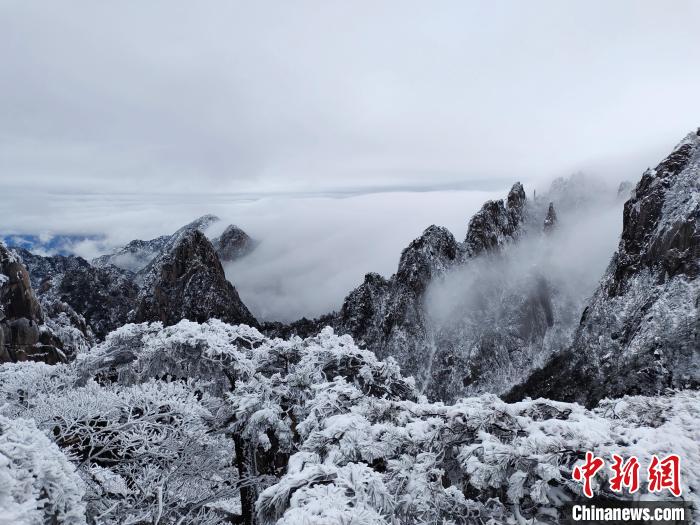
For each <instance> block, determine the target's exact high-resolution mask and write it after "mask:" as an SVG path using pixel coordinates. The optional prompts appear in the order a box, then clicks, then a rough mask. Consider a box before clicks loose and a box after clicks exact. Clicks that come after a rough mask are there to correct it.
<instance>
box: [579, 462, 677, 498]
mask: <svg viewBox="0 0 700 525" xmlns="http://www.w3.org/2000/svg"><path fill="white" fill-rule="evenodd" d="M612 460H613V462H612V464H611V465H610V470H611V471H612V473H611V475H610V480H609V484H610V490H611V491H613V492H622V491H623V489H627V492H629V493H630V494H634V493H635V492H637V491H638V490H639V489H640V482H639V470H640V463H639V460H638V459H637V458H636V457H635V456H632V457H630V458H629V459H627V460H625V459H624V458H623V457H622V456H620V455H618V454H612ZM604 465H605V461H604V460H603V459H602V458H599V457H596V456H595V455H593V453H592V452H586V461H585V462H584V464H583V465H579V466H577V467H575V468H574V470H573V473H572V477H573V479H574V480H576V481H579V482H581V483H583V494H584V495H585V496H586V497H587V498H592V497H593V490H592V487H593V478H594V477H595V476H596V474H597V473H598V472H599V471H600V469H602V468H603V466H604ZM647 476H648V477H647V480H648V490H649V492H652V493H653V492H662V491H663V490H666V489H668V491H669V492H670V493H671V494H673V495H674V496H676V497H680V495H681V492H682V489H681V458H680V457H679V456H678V455H677V454H670V455H668V456H667V457H665V458H663V459H661V458H659V457H658V456H656V455H653V456H652V457H651V461H650V463H649V468H648V469H647Z"/></svg>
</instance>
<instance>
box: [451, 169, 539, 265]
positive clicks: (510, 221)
mask: <svg viewBox="0 0 700 525" xmlns="http://www.w3.org/2000/svg"><path fill="white" fill-rule="evenodd" d="M525 203H526V198H525V190H524V189H523V185H522V184H520V183H519V182H518V183H516V184H515V185H513V187H512V188H511V190H510V192H509V193H508V198H507V199H506V201H505V202H504V201H503V200H498V201H488V202H486V203H485V204H484V206H483V207H482V208H481V210H480V211H479V212H478V213H477V214H476V215H474V216H473V217H472V218H471V220H470V221H469V230H468V231H467V238H466V239H465V240H464V244H465V246H466V250H467V253H468V255H469V256H470V257H475V256H477V255H479V254H481V253H484V252H486V251H492V250H494V249H497V248H499V247H501V246H502V245H503V244H504V243H507V242H509V241H512V240H513V239H514V238H515V237H517V235H518V232H519V226H520V224H521V223H522V221H523V216H524V213H525Z"/></svg>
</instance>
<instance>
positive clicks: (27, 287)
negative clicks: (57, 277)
mask: <svg viewBox="0 0 700 525" xmlns="http://www.w3.org/2000/svg"><path fill="white" fill-rule="evenodd" d="M27 360H33V361H45V362H47V363H49V364H54V363H57V362H60V361H64V360H65V355H64V354H63V352H62V351H61V348H60V342H59V341H57V340H56V338H55V337H54V336H53V334H52V333H51V331H50V330H49V329H47V327H46V326H44V314H43V312H42V309H41V305H40V303H39V301H38V299H37V298H36V295H35V294H34V290H33V289H32V286H31V281H30V279H29V272H27V270H26V268H25V267H24V265H23V264H22V262H21V260H20V259H19V258H18V257H17V256H16V255H15V254H14V253H13V252H10V251H9V250H8V249H7V248H6V247H5V245H4V244H2V243H0V363H3V362H8V361H9V362H16V361H27Z"/></svg>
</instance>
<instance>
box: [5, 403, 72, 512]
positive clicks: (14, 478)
mask: <svg viewBox="0 0 700 525" xmlns="http://www.w3.org/2000/svg"><path fill="white" fill-rule="evenodd" d="M84 494H85V487H84V484H83V482H82V480H81V479H80V477H79V476H78V475H77V474H76V471H75V467H74V466H73V465H72V464H71V462H70V461H69V460H68V459H67V458H66V456H65V455H64V454H63V453H62V452H61V451H60V450H59V448H58V447H57V446H56V445H55V444H54V443H51V441H50V440H49V439H48V438H47V437H46V436H45V435H44V434H43V433H41V432H40V431H39V429H37V427H36V425H35V424H34V422H33V421H30V420H26V419H9V418H7V417H4V416H0V524H2V525H35V524H36V525H40V524H43V523H62V524H66V525H80V524H84V523H85V503H84V501H83V496H84Z"/></svg>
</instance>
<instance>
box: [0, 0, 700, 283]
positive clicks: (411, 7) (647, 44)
mask: <svg viewBox="0 0 700 525" xmlns="http://www.w3.org/2000/svg"><path fill="white" fill-rule="evenodd" d="M699 24H700V3H698V2H696V1H692V0H677V1H675V2H673V6H672V8H670V7H669V4H668V3H665V2H658V1H645V0H620V1H616V2H608V1H585V2H584V1H572V2H561V1H555V0H553V1H540V0H534V1H529V2H521V1H516V0H504V1H499V2H473V1H442V2H412V1H400V2H399V1H383V2H370V1H354V2H339V1H332V0H330V1H328V0H326V1H303V0H300V1H295V2H283V1H275V2H272V1H264V0H263V1H260V2H237V1H205V2H184V1H173V0H168V1H165V0H162V1H159V0H154V1H152V2H141V1H137V0H127V1H124V2H111V3H107V2H91V1H70V0H69V1H67V2H61V3H58V2H26V1H24V0H0V64H1V65H2V67H0V94H1V95H2V96H1V97H0V217H2V219H1V220H0V233H2V232H5V233H7V232H10V233H24V234H42V235H50V234H57V233H71V234H88V235H92V234H99V235H105V236H106V239H107V240H108V243H107V244H118V243H121V242H126V241H128V240H129V239H131V238H148V237H152V236H154V235H159V234H162V233H167V232H169V231H172V230H173V229H174V228H176V227H178V226H179V225H181V224H182V223H184V222H187V221H188V220H191V219H192V218H194V217H196V216H197V215H201V214H203V213H208V212H212V213H219V214H220V215H223V216H225V217H227V218H231V220H232V222H237V223H239V225H240V226H241V227H243V228H244V229H248V230H251V231H253V232H254V233H255V232H261V233H263V234H267V235H270V236H272V237H268V241H269V242H277V243H278V244H280V245H282V244H284V243H288V242H297V243H301V242H302V241H303V239H304V238H306V236H307V235H308V229H309V228H310V226H309V225H314V228H315V230H314V231H315V232H316V235H322V236H324V237H328V236H333V235H336V236H340V239H341V241H342V235H343V234H342V231H345V234H346V235H351V234H350V233H349V232H350V231H351V230H353V228H355V233H356V234H357V235H358V236H359V237H360V238H363V237H364V238H368V237H367V236H368V235H375V236H376V231H375V230H377V227H376V226H377V225H378V224H381V228H379V229H380V230H381V232H383V234H384V236H385V239H384V240H379V239H376V237H372V238H373V239H375V240H376V242H375V243H374V244H368V243H364V248H363V247H362V245H363V244H362V243H359V244H355V243H351V244H352V249H353V250H356V251H359V253H360V255H361V257H360V258H361V259H362V261H358V262H357V264H358V265H359V267H358V270H357V273H360V271H364V270H365V269H367V270H369V269H371V267H372V265H373V264H377V265H378V266H380V267H382V268H387V267H391V266H394V265H395V264H396V261H397V259H398V255H391V256H389V255H388V250H387V255H386V256H382V257H386V258H382V259H381V261H379V260H377V255H376V254H377V252H382V253H384V250H380V249H379V246H380V245H382V246H391V247H392V248H393V247H394V245H395V244H398V243H399V242H401V243H405V241H406V239H408V240H410V238H412V237H415V236H416V235H417V234H419V233H420V231H421V230H422V226H421V227H418V224H417V222H418V220H417V219H418V218H420V219H421V220H425V224H424V226H427V225H428V224H430V223H438V224H444V225H454V228H458V226H459V225H465V224H466V221H467V220H468V214H469V213H473V211H475V209H477V208H478V204H477V201H478V200H479V199H481V197H484V196H485V195H486V194H488V195H489V196H496V195H503V194H505V192H506V191H507V190H508V188H509V187H510V185H511V184H512V183H513V182H515V181H516V180H520V181H522V182H524V183H525V184H526V187H528V188H535V187H541V186H545V185H546V182H547V181H549V180H551V179H552V178H554V177H557V176H562V175H568V174H570V173H572V172H576V171H581V170H582V171H584V172H587V173H592V174H594V175H596V176H598V177H601V178H606V179H610V180H615V181H617V180H622V179H629V180H636V179H637V178H638V177H639V176H640V174H641V172H642V170H644V169H645V168H646V167H648V166H653V165H655V164H656V163H657V162H658V161H659V160H660V159H661V158H662V157H663V156H664V155H665V154H666V153H667V152H668V151H669V150H670V149H671V148H672V147H673V145H674V144H675V143H677V142H678V141H679V140H680V139H681V138H682V137H683V136H684V135H685V134H686V133H687V132H689V131H691V130H693V129H695V128H697V127H698V125H700V97H698V95H697V94H698V92H700V67H698V58H697V57H698V56H700V31H698V29H697V28H698V26H699ZM460 198H461V199H462V200H461V201H460ZM328 199H334V200H332V204H329V201H328ZM369 202H371V203H372V204H371V205H370V204H368V203H369ZM246 203H249V204H250V203H258V204H257V205H251V206H246ZM418 208H420V209H421V212H420V213H418V214H417V213H416V209H418ZM300 209H304V210H305V214H304V217H303V218H301V215H302V214H301V213H300V211H299V210H300ZM250 210H252V211H250ZM384 210H393V211H392V213H393V215H388V214H387V213H386V212H385V211H384ZM268 211H274V214H276V216H277V217H278V220H279V226H278V227H277V228H270V226H269V224H270V223H269V221H268V220H267V218H266V217H268V216H269V213H268ZM358 214H362V217H361V220H360V219H359V218H358ZM401 214H403V215H401ZM343 217H347V220H346V221H345V222H343ZM350 217H352V218H350ZM355 219H357V220H355ZM356 223H361V224H362V225H364V226H362V227H363V228H365V229H364V230H362V232H360V233H357V231H358V228H359V226H358V225H357V224H356ZM323 225H326V229H325V230H324V231H323V232H321V231H320V230H321V229H323V228H322V226H323ZM302 230H303V231H304V233H303V234H302V233H301V232H302ZM339 230H342V231H340V232H339ZM464 230H465V228H464V227H463V228H462V229H461V230H458V231H455V232H454V233H455V235H456V236H457V237H459V238H462V237H463V235H464ZM295 235H298V238H297V239H296V241H295V240H294V236H295ZM277 236H278V237H279V238H278V237H277ZM339 242H340V241H339ZM340 244H342V243H340ZM85 249H86V250H88V251H89V250H94V249H95V247H94V246H92V247H89V248H88V247H86V248H85ZM348 249H349V248H348ZM334 257H335V255H334ZM291 262H292V261H290V264H291Z"/></svg>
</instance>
